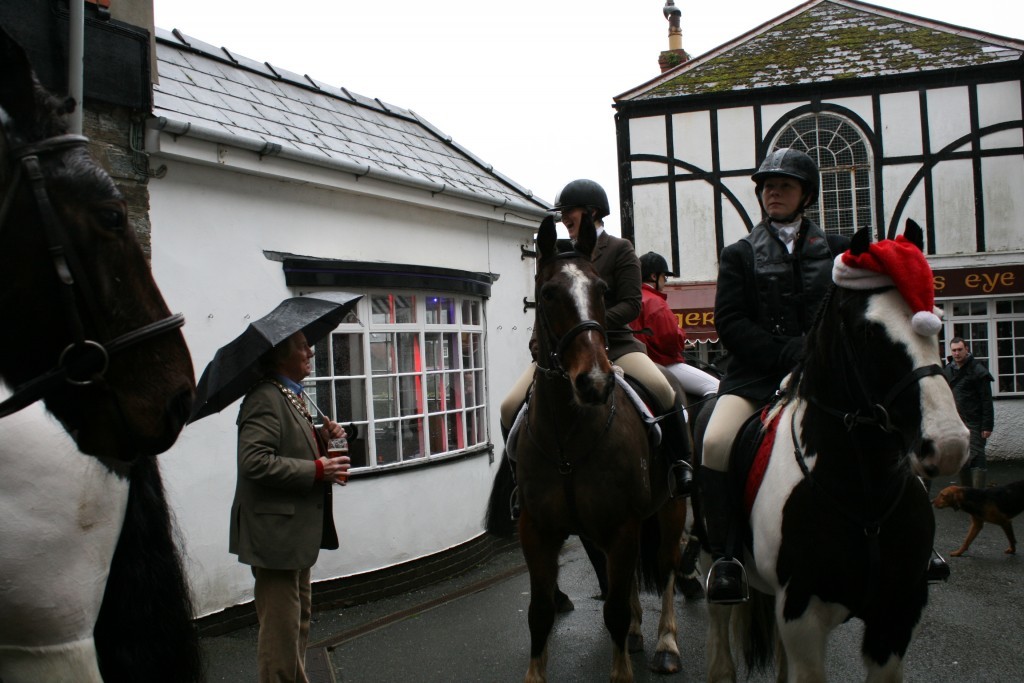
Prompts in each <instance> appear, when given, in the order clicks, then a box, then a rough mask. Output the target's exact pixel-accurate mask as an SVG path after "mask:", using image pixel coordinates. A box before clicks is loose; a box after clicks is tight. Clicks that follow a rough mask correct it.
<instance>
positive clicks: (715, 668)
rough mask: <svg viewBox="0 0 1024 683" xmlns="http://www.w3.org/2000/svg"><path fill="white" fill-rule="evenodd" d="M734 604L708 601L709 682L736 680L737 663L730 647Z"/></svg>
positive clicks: (723, 682)
mask: <svg viewBox="0 0 1024 683" xmlns="http://www.w3.org/2000/svg"><path fill="white" fill-rule="evenodd" d="M732 609H733V608H732V605H723V604H717V603H708V641H707V667H708V683H729V682H731V681H735V680H736V665H735V664H733V661H732V652H731V650H730V649H729V621H730V619H731V618H732Z"/></svg>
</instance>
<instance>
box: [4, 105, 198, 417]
mask: <svg viewBox="0 0 1024 683" xmlns="http://www.w3.org/2000/svg"><path fill="white" fill-rule="evenodd" d="M10 123H11V118H10V116H9V115H8V114H7V113H6V112H5V111H4V110H3V109H2V108H0V127H2V129H3V133H4V134H5V137H6V139H7V140H8V141H10V140H11V139H12V136H11V135H9V134H8V129H9V127H10ZM88 142H89V139H88V138H87V137H85V136H82V135H56V136H54V137H50V138H46V139H44V140H40V141H37V142H33V143H26V144H19V145H12V146H11V148H10V154H11V156H12V158H13V161H14V162H15V165H14V171H13V177H12V179H11V182H10V184H9V185H8V187H7V193H6V195H5V196H4V198H3V203H2V204H0V235H2V234H3V231H4V229H5V228H6V227H7V218H8V213H9V212H10V208H11V205H12V204H13V203H14V196H15V193H16V192H17V189H18V186H19V184H21V183H22V181H24V183H25V185H26V186H27V187H28V188H29V190H30V192H31V193H32V198H33V199H34V201H35V206H36V210H37V211H38V213H39V219H40V220H39V222H40V225H41V226H42V229H43V235H44V237H45V239H46V242H47V247H48V249H47V252H48V254H49V256H50V259H51V262H52V264H53V268H54V270H55V271H56V274H57V279H58V281H59V282H60V293H61V294H60V296H61V302H62V305H63V311H64V314H65V316H66V318H67V320H68V322H69V325H70V327H71V332H72V337H73V341H72V342H71V343H70V344H68V345H67V347H66V348H65V349H64V350H63V351H62V352H61V354H60V356H59V358H58V359H57V363H56V365H55V366H54V367H53V368H52V369H50V370H48V371H47V372H44V373H43V374H41V375H39V376H37V377H36V378H34V379H32V380H29V381H28V382H25V383H23V384H21V385H19V386H18V387H15V389H14V394H13V395H12V396H10V397H9V398H8V399H7V400H5V401H3V402H2V403H0V418H2V417H7V416H8V415H12V414H14V413H16V412H18V411H19V410H21V409H23V408H25V407H27V406H29V405H31V404H33V403H35V402H36V401H38V400H40V399H42V398H43V397H45V396H46V394H47V393H49V392H50V391H51V390H52V389H53V388H55V387H57V386H58V385H61V384H63V383H67V384H72V385H76V386H86V385H90V384H93V383H95V382H97V381H98V380H101V379H103V377H104V376H105V374H106V372H107V369H108V367H109V364H110V357H111V356H113V355H115V354H117V353H120V352H121V351H124V350H125V349H128V348H131V347H133V346H136V345H138V344H139V343H141V342H144V341H147V340H149V339H152V338H153V337H156V336H159V335H162V334H165V333H167V332H172V331H174V330H177V329H179V328H180V327H182V326H183V325H184V324H185V317H184V316H183V315H182V314H181V313H176V314H174V315H170V316H168V317H166V318H163V319H161V320H157V321H156V322H152V323H149V324H148V325H143V326H142V327H139V328H138V329H135V330H133V331H131V332H127V333H125V334H123V335H121V336H119V337H116V338H115V339H112V340H110V341H107V342H105V343H104V342H100V341H97V340H94V339H89V338H88V336H87V334H86V331H85V326H84V325H83V323H82V316H81V314H80V311H79V306H78V297H76V294H80V295H81V299H82V300H83V301H84V302H85V305H86V306H87V307H88V309H89V312H90V314H91V315H92V317H93V319H96V318H97V315H96V314H97V307H98V303H97V301H96V298H95V297H94V296H93V294H92V291H93V290H92V288H91V287H90V284H89V281H88V278H87V277H86V276H85V270H84V269H83V268H82V267H81V260H80V259H79V256H78V253H77V252H76V251H75V250H74V246H73V244H72V242H71V239H70V238H69V235H68V232H67V230H66V229H65V228H64V226H63V225H61V222H60V221H59V220H58V219H57V213H56V211H55V210H54V208H53V204H52V203H51V202H50V197H49V195H48V193H47V191H46V178H45V177H44V175H43V172H42V167H41V164H40V157H43V156H46V155H51V154H55V153H58V152H63V151H65V150H68V149H74V148H78V147H84V146H85V145H86V144H88Z"/></svg>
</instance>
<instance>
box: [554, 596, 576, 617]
mask: <svg viewBox="0 0 1024 683" xmlns="http://www.w3.org/2000/svg"><path fill="white" fill-rule="evenodd" d="M574 609H576V605H574V604H572V600H570V599H569V596H568V595H566V594H565V593H563V592H562V591H558V592H557V593H555V612H557V613H558V614H565V613H566V612H571V611H573V610H574Z"/></svg>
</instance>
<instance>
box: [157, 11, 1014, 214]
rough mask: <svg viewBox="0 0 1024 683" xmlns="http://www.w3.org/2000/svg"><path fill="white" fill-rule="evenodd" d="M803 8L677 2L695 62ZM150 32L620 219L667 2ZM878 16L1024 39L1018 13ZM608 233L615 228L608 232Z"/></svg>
mask: <svg viewBox="0 0 1024 683" xmlns="http://www.w3.org/2000/svg"><path fill="white" fill-rule="evenodd" d="M799 4H800V3H798V2H793V1H790V0H762V1H760V2H752V1H749V0H718V1H708V0H702V1H700V2H697V1H695V0H676V6H677V7H679V8H680V9H681V10H682V29H683V47H684V48H685V49H686V51H687V52H689V53H690V55H691V56H694V57H696V56H699V55H702V54H704V53H705V52H708V51H710V50H713V49H714V48H716V47H718V46H719V45H722V44H723V43H726V42H728V41H730V40H732V39H733V38H736V37H738V36H740V35H742V34H744V33H746V32H747V31H749V30H751V29H753V28H755V27H757V26H758V25H760V24H761V23H763V22H765V21H768V20H771V19H773V18H774V17H776V16H778V15H780V14H782V13H783V12H786V11H788V10H790V9H792V8H794V7H796V6H797V5H799ZM154 5H155V14H156V25H157V26H158V27H160V28H164V29H167V30H170V29H174V28H177V29H179V30H181V31H182V32H183V33H185V34H188V35H191V36H193V37H195V38H198V39H200V40H203V41H205V42H207V43H211V44H213V45H216V46H223V47H226V48H228V49H229V50H231V51H232V52H236V53H238V54H241V55H244V56H246V57H250V58H252V59H255V60H257V61H261V62H263V61H266V62H270V63H271V64H273V65H275V66H279V67H282V68H284V69H288V70H289V71H293V72H296V73H299V74H308V75H310V76H311V77H313V78H315V79H318V80H321V81H324V82H326V83H330V84H332V85H336V86H344V87H346V88H348V89H349V90H351V91H353V92H357V93H360V94H362V95H366V96H368V97H377V98H380V99H381V100H383V101H384V102H389V103H391V104H395V105H398V106H401V107H404V108H406V109H411V110H413V111H415V112H416V113H417V114H419V115H420V116H422V117H423V118H425V119H427V120H428V121H430V122H431V123H433V124H434V125H435V126H437V127H438V128H440V129H441V130H442V131H444V132H445V133H447V134H448V135H451V136H452V137H453V138H454V139H455V141H456V142H458V143H459V144H461V145H462V146H464V147H465V148H467V149H469V150H471V151H472V152H473V153H474V154H476V155H477V156H478V157H480V158H481V159H483V160H485V161H487V162H488V163H490V164H493V165H494V168H495V169H496V170H498V171H499V172H501V173H503V174H505V175H506V176H508V177H510V178H512V179H513V180H514V181H516V182H518V183H519V184H520V185H522V186H524V187H526V188H527V189H529V190H532V191H533V193H534V194H536V195H537V196H539V197H541V198H542V199H544V200H546V201H549V202H550V201H553V200H554V198H555V195H556V194H557V193H558V191H559V190H560V189H561V187H562V186H563V185H564V184H565V183H566V182H568V181H569V180H572V179H574V178H580V177H586V178H592V179H594V180H596V181H598V182H599V183H601V184H602V185H603V186H604V187H605V189H606V190H608V194H609V198H610V199H611V204H612V207H613V208H614V207H615V206H616V204H617V196H618V191H617V188H618V175H617V171H616V152H615V122H614V110H613V109H612V98H613V97H614V96H616V95H619V94H621V93H623V92H625V91H627V90H630V89H632V88H633V87H635V86H637V85H640V84H642V83H644V82H645V81H647V80H649V79H651V78H654V77H655V76H657V75H658V74H659V73H660V70H659V68H658V54H659V53H660V52H661V51H662V50H665V49H667V48H668V37H667V36H668V22H667V21H666V20H665V18H664V16H663V15H662V7H663V5H664V0H593V1H590V2H588V1H586V0H511V1H510V0H503V1H502V2H496V1H492V0H430V1H429V2H423V1H414V0H391V1H390V2H385V1H382V0H298V1H296V2H281V1H280V0H276V1H270V0H154ZM884 6H886V7H889V8H890V9H895V10H899V11H902V12H908V13H911V14H917V15H919V16H924V17H927V18H929V19H936V20H939V21H944V22H947V23H951V24H956V25H959V26H966V27H968V28H972V29H977V30H981V31H987V32H990V33H996V34H998V35H1003V36H1010V37H1013V38H1021V39H1024V9H1022V7H1024V5H1019V4H1018V3H1017V2H1016V1H1014V0H970V1H964V0H889V2H887V3H884ZM608 227H609V229H610V230H611V231H612V232H613V233H618V232H619V224H618V217H617V216H615V215H613V216H611V217H610V219H609V221H608Z"/></svg>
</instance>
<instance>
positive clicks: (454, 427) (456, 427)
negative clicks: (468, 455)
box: [447, 413, 466, 450]
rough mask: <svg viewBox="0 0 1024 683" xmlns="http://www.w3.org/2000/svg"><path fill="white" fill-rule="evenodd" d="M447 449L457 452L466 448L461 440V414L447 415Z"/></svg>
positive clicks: (464, 441)
mask: <svg viewBox="0 0 1024 683" xmlns="http://www.w3.org/2000/svg"><path fill="white" fill-rule="evenodd" d="M447 417H448V449H449V450H457V449H460V448H465V447H466V440H465V439H463V438H462V413H449V414H448V416H447Z"/></svg>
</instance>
